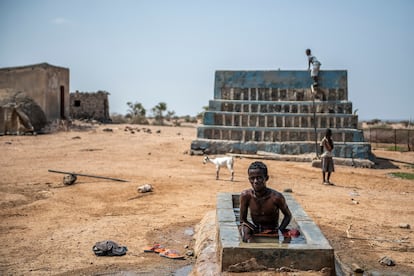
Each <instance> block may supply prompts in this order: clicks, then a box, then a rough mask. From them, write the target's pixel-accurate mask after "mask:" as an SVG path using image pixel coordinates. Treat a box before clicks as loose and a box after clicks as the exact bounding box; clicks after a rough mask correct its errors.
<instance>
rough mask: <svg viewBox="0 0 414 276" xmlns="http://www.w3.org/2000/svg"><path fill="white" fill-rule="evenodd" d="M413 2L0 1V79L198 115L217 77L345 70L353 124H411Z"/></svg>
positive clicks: (118, 109)
mask: <svg viewBox="0 0 414 276" xmlns="http://www.w3.org/2000/svg"><path fill="white" fill-rule="evenodd" d="M413 26H414V1H412V0H393V1H390V0H387V1H386V0H344V1H339V0H338V1H336V0H313V1H310V0H303V1H297V0H289V1H283V0H256V1H252V0H250V1H247V0H202V1H201V0H200V1H197V0H187V1H184V0H174V1H172V0H171V1H167V0H164V1H161V0H145V1H144V0H70V1H69V0H67V1H63V0H34V1H28V0H0V67H13V66H23V65H30V64H36V63H42V62H47V63H50V64H52V65H56V66H61V67H66V68H69V69H70V91H71V92H73V91H76V90H79V91H83V92H96V91H98V90H105V91H108V92H109V93H110V96H109V101H110V102H109V105H110V112H111V113H120V114H126V111H127V105H126V103H127V102H128V101H131V102H140V103H142V104H143V106H144V107H145V108H146V109H147V111H148V112H149V110H150V109H151V108H153V107H154V106H155V105H157V104H158V103H159V102H165V103H167V109H168V110H171V111H175V112H176V114H177V115H180V116H181V115H192V116H193V115H196V114H197V113H199V112H201V111H202V110H203V106H207V105H208V101H209V100H210V99H213V85H214V72H215V71H216V70H277V69H279V68H280V69H281V70H304V69H306V68H307V60H306V56H305V53H304V51H305V49H306V48H311V49H312V51H313V53H314V54H315V56H317V57H318V59H319V60H320V61H321V62H322V70H323V69H326V70H347V71H348V95H349V100H350V101H352V103H353V108H354V109H358V113H357V114H359V118H360V120H370V119H383V120H400V119H403V120H409V119H410V118H411V119H412V120H414V27H413Z"/></svg>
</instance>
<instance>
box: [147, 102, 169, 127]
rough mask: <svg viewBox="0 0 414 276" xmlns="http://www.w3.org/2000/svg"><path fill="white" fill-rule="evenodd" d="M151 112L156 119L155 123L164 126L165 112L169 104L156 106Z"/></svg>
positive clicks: (162, 103) (161, 103)
mask: <svg viewBox="0 0 414 276" xmlns="http://www.w3.org/2000/svg"><path fill="white" fill-rule="evenodd" d="M151 110H152V113H153V114H154V117H155V123H156V124H159V125H163V124H164V115H163V112H164V111H166V110H167V104H166V103H164V102H160V103H158V104H157V105H156V106H154V107H153V108H152V109H151Z"/></svg>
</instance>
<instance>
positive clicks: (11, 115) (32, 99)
mask: <svg viewBox="0 0 414 276" xmlns="http://www.w3.org/2000/svg"><path fill="white" fill-rule="evenodd" d="M68 117H69V69H68V68H63V67H58V66H54V65H50V64H48V63H40V64H34V65H27V66H19V67H8V68H0V135H2V134H7V133H13V134H15V133H18V132H19V128H20V126H23V127H24V129H30V128H31V127H30V126H32V127H33V129H32V130H34V131H39V130H40V129H42V128H43V127H44V126H45V125H46V124H47V123H49V122H52V121H56V120H62V119H67V118H68Z"/></svg>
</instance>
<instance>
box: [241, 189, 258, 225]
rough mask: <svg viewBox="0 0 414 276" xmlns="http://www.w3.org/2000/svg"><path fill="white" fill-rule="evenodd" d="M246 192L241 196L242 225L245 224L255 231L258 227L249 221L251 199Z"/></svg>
mask: <svg viewBox="0 0 414 276" xmlns="http://www.w3.org/2000/svg"><path fill="white" fill-rule="evenodd" d="M248 197H249V196H248V194H246V192H242V193H241V195H240V223H241V224H245V225H246V226H247V227H249V228H250V229H252V230H255V229H256V227H255V226H254V225H253V224H252V223H250V222H249V221H248V220H247V210H248V208H249V199H248Z"/></svg>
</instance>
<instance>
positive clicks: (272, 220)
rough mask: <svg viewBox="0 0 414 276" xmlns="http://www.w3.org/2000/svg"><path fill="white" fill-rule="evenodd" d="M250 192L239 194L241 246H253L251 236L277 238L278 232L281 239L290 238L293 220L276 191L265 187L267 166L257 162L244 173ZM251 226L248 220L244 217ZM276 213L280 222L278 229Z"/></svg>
mask: <svg viewBox="0 0 414 276" xmlns="http://www.w3.org/2000/svg"><path fill="white" fill-rule="evenodd" d="M247 173H248V176H249V182H250V184H251V186H252V188H250V189H247V190H244V191H243V192H242V193H241V194H240V232H241V236H242V239H243V242H254V239H253V237H254V235H255V234H256V235H260V234H265V235H269V236H270V235H273V236H275V237H277V236H278V230H280V231H281V233H282V234H283V235H284V236H289V235H290V232H289V229H287V228H286V227H287V226H288V224H289V222H290V220H291V219H292V214H291V213H290V210H289V207H288V206H287V204H286V200H285V197H284V196H283V195H282V194H281V193H279V192H278V191H276V190H273V189H270V188H267V187H266V182H267V181H268V180H269V175H268V173H267V166H266V165H265V164H264V163H263V162H260V161H256V162H253V163H252V164H250V166H249V168H248V170H247ZM249 209H250V216H251V218H252V221H253V222H249V221H248V220H247V213H248V210H249ZM279 210H280V211H282V213H283V216H284V217H283V220H282V222H281V224H280V226H279Z"/></svg>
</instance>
